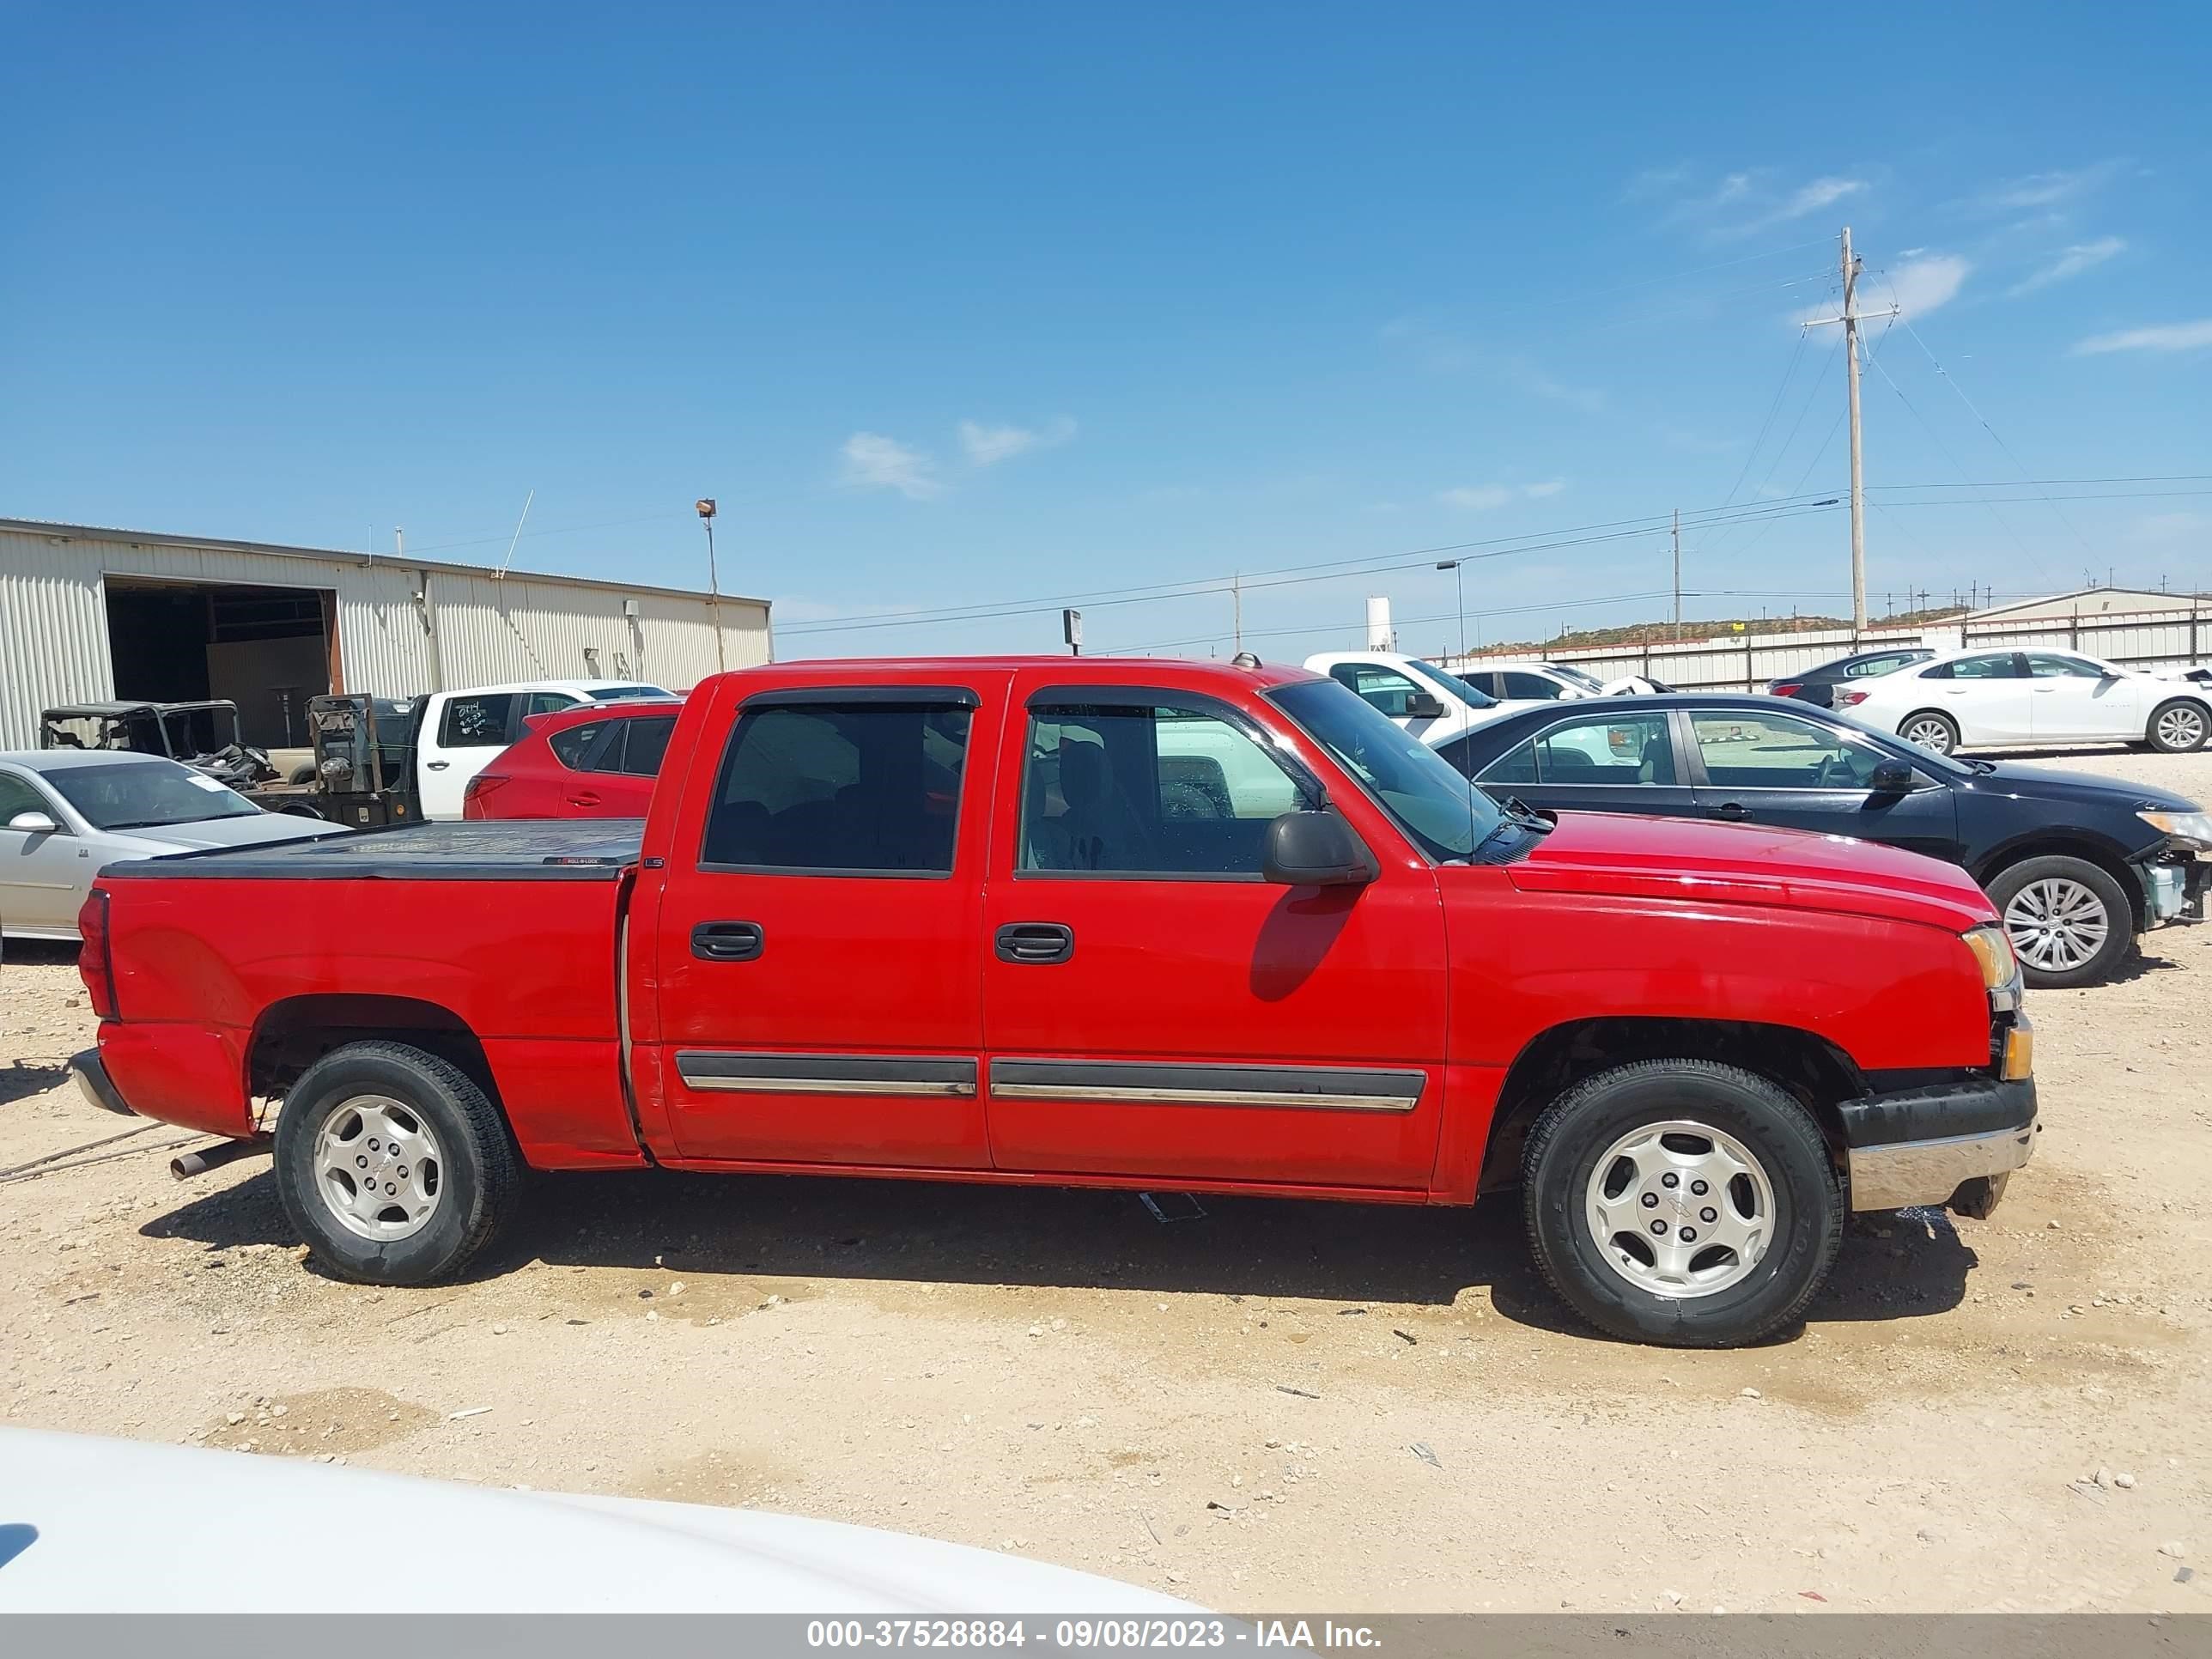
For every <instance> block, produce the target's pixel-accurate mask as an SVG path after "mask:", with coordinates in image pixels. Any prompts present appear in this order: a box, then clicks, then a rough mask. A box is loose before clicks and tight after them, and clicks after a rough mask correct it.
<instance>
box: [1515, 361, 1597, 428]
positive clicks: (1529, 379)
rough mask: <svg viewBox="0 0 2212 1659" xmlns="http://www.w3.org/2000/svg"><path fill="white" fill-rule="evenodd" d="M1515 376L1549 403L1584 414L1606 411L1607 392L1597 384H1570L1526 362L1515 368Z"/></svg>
mask: <svg viewBox="0 0 2212 1659" xmlns="http://www.w3.org/2000/svg"><path fill="white" fill-rule="evenodd" d="M1514 378H1515V379H1516V380H1518V381H1519V382H1520V383H1521V385H1522V386H1524V387H1526V388H1527V389H1528V391H1530V392H1534V394H1535V395H1536V396H1537V397H1539V398H1543V399H1544V401H1545V402H1547V403H1553V404H1562V405H1564V406H1565V407H1566V408H1568V409H1572V410H1578V411H1580V412H1581V413H1583V414H1584V415H1597V414H1601V413H1603V412H1604V410H1605V405H1606V397H1605V393H1604V392H1601V391H1599V390H1598V389H1597V388H1596V387H1595V386H1569V385H1568V384H1567V383H1566V382H1565V381H1564V380H1553V378H1552V377H1551V376H1550V375H1548V374H1545V373H1544V372H1543V371H1542V370H1541V369H1538V368H1530V367H1529V366H1528V364H1526V363H1522V364H1521V365H1518V366H1517V367H1516V368H1515V370H1514Z"/></svg>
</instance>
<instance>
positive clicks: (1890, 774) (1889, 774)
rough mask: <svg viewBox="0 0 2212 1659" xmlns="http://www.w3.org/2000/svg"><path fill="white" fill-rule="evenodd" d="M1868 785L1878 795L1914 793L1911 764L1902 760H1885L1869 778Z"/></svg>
mask: <svg viewBox="0 0 2212 1659" xmlns="http://www.w3.org/2000/svg"><path fill="white" fill-rule="evenodd" d="M1867 787H1868V788H1869V789H1870V790H1871V791H1873V792H1874V793H1875V794H1877V795H1909V794H1911V793H1912V768H1911V764H1910V763H1907V762H1905V761H1901V760H1886V761H1883V762H1881V763H1879V764H1878V765H1876V766H1875V769H1874V775H1872V776H1871V777H1869V779H1868V780H1867Z"/></svg>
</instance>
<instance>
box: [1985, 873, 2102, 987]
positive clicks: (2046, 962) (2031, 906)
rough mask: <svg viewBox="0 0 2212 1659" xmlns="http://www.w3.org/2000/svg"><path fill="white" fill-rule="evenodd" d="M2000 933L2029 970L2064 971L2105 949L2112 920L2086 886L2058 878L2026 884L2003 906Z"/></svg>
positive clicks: (2084, 962)
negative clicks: (2003, 927) (2003, 928)
mask: <svg viewBox="0 0 2212 1659" xmlns="http://www.w3.org/2000/svg"><path fill="white" fill-rule="evenodd" d="M2004 919H2005V932H2007V933H2009V934H2011V935H2012V944H2013V949H2015V951H2019V952H2020V954H2021V957H2022V958H2023V959H2024V960H2025V961H2026V962H2027V963H2028V965H2029V966H2030V967H2033V968H2041V969H2045V971H2046V972H2050V973H2067V972H2070V971H2071V970H2072V969H2076V968H2081V967H2085V966H2087V964H2088V963H2090V962H2092V961H2093V960H2094V959H2095V957H2096V955H2097V952H2098V951H2101V950H2103V949H2104V948H2105V941H2106V939H2108V938H2109V937H2111V935H2112V917H2111V916H2110V915H2107V914H2106V910H2105V901H2104V900H2102V899H2100V898H2099V897H2098V896H2097V895H2096V892H2095V891H2094V890H2093V889H2092V888H2090V887H2088V886H2087V885H2085V884H2083V883H2081V882H2078V881H2070V880H2069V879H2068V878H2065V877H2063V876H2051V877H2048V878H2045V879H2044V880H2042V881H2032V882H2030V883H2028V884H2027V886H2025V887H2023V888H2021V890H2020V891H2018V892H2017V893H2015V894H2014V895H2013V896H2012V901H2011V902H2010V903H2008V904H2007V905H2006V906H2005V915H2004Z"/></svg>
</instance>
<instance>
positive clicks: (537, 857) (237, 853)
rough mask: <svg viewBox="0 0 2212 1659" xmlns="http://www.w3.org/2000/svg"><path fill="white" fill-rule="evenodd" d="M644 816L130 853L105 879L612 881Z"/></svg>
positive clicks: (628, 859) (436, 827)
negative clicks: (143, 855) (161, 854)
mask: <svg viewBox="0 0 2212 1659" xmlns="http://www.w3.org/2000/svg"><path fill="white" fill-rule="evenodd" d="M644 838H645V820H644V819H642V818H592V819H590V820H588V821H579V820H576V819H573V818H571V819H557V818H527V819H512V820H506V819H502V820H498V821H494V822H482V823H417V824H411V825H410V826H409V827H408V828H406V829H386V830H381V831H380V832H378V833H376V834H374V835H349V836H327V837H324V838H321V839H319V840H313V841H287V842H276V843H274V844H272V845H269V846H262V847H216V848H209V849H208V850H206V851H204V852H197V853H175V854H169V855H167V856H166V857H162V858H152V859H129V860H125V861H124V862H122V863H120V864H111V865H109V866H107V868H106V870H104V871H102V872H100V879H101V880H102V881H140V880H149V879H157V880H164V881H174V880H180V879H191V878H207V879H220V880H225V881H228V880H229V879H231V878H234V877H235V878H244V879H248V880H251V879H256V878H258V879H261V880H264V881H614V880H616V879H617V878H619V877H620V876H621V875H622V873H623V871H624V870H626V869H627V868H629V866H631V865H634V864H635V863H636V862H637V858H638V848H639V847H640V845H641V843H642V842H643V841H644Z"/></svg>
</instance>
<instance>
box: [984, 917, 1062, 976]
mask: <svg viewBox="0 0 2212 1659" xmlns="http://www.w3.org/2000/svg"><path fill="white" fill-rule="evenodd" d="M992 943H993V945H994V946H995V947H996V949H997V951H998V953H999V960H1000V961H1001V962H1018V963H1030V964H1031V965H1034V966H1044V965H1048V964H1050V963H1055V962H1066V960H1067V959H1068V958H1069V957H1072V956H1073V955H1074V954H1075V930H1074V929H1073V927H1063V926H1062V925H1061V924H1060V923H1059V922H1056V921H1010V922H1008V923H1007V924H1006V926H1005V927H1001V928H1000V929H999V931H998V933H997V935H996V937H995V938H994V939H993V941H992Z"/></svg>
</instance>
